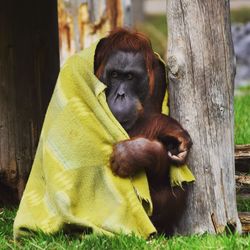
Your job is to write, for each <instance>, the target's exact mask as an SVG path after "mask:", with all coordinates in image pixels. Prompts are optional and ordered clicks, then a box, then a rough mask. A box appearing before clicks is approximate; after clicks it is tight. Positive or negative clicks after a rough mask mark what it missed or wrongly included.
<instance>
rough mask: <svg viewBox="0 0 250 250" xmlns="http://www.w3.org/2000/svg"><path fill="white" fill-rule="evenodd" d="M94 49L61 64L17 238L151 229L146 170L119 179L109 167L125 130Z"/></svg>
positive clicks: (145, 232)
mask: <svg viewBox="0 0 250 250" xmlns="http://www.w3.org/2000/svg"><path fill="white" fill-rule="evenodd" d="M95 47H96V44H93V45H92V46H91V47H90V48H88V49H85V50H84V51H82V52H81V53H79V54H76V55H74V56H72V57H71V58H69V59H68V61H67V62H66V63H65V65H64V66H63V68H62V69H61V72H60V74H59V77H58V81H57V84H56V87H55V90H54V93H53V96H52V99H51V102H50V104H49V107H48V110H47V114H46V117H45V121H44V125H43V129H42V132H41V137H40V141H39V145H38V148H37V152H36V156H35V160H34V163H33V167H32V171H31V174H30V177H29V180H28V183H27V186H26V189H25V192H24V194H23V197H22V200H21V203H20V207H19V210H18V212H17V216H16V218H15V222H14V237H15V238H18V237H20V236H22V235H26V234H27V233H28V231H30V230H31V231H37V230H42V231H43V232H45V233H55V232H58V231H59V230H63V229H67V228H71V229H72V228H74V227H77V228H78V230H79V229H80V228H81V229H82V230H83V231H84V230H85V229H86V230H91V231H93V232H97V233H105V234H113V233H120V232H123V233H131V232H133V233H135V234H136V235H139V236H142V237H144V238H147V237H148V236H149V235H150V234H152V233H154V232H155V231H156V229H155V228H154V226H153V225H152V223H151V221H150V219H149V217H148V215H150V214H151V213H152V203H151V199H150V194H149V189H148V183H147V179H146V175H145V173H140V174H138V175H137V176H135V177H134V178H133V179H132V178H131V179H129V178H126V179H122V178H119V177H116V176H114V175H113V174H112V172H111V170H110V168H109V156H110V154H111V152H112V145H113V144H114V143H116V142H118V141H121V140H124V139H128V138H129V136H128V135H127V133H126V132H125V131H124V129H123V128H122V127H121V125H120V124H119V123H118V121H117V120H116V119H115V118H114V116H113V115H112V113H111V111H110V110H109V107H108V105H107V103H106V99H105V93H104V89H105V85H104V84H103V83H101V82H100V81H99V80H98V79H97V78H96V77H95V75H94V74H93V60H94V52H95ZM184 168H186V167H184ZM191 177H192V176H191ZM181 178H182V177H181ZM191 179H192V178H191ZM191 179H190V175H189V174H188V175H187V176H186V177H185V176H184V180H186V181H190V180H191ZM192 180H193V179H192ZM175 181H176V180H175ZM177 182H182V179H177Z"/></svg>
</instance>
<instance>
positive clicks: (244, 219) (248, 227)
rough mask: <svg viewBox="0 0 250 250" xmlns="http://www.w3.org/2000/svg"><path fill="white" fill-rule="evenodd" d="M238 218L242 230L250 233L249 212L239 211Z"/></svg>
mask: <svg viewBox="0 0 250 250" xmlns="http://www.w3.org/2000/svg"><path fill="white" fill-rule="evenodd" d="M239 218H240V222H241V224H242V232H243V233H250V212H240V213H239Z"/></svg>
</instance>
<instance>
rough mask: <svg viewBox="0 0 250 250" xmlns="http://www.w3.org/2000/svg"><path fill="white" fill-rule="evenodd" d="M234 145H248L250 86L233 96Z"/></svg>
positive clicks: (249, 134)
mask: <svg viewBox="0 0 250 250" xmlns="http://www.w3.org/2000/svg"><path fill="white" fill-rule="evenodd" d="M234 100H235V103H234V113H235V144H250V86H247V87H243V88H241V89H240V90H239V91H238V94H237V95H236V96H235V99H234Z"/></svg>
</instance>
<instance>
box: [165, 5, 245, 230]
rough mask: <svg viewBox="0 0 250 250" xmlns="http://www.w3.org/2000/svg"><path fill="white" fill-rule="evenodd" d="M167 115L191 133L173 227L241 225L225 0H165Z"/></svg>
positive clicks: (231, 47) (228, 21)
mask: <svg viewBox="0 0 250 250" xmlns="http://www.w3.org/2000/svg"><path fill="white" fill-rule="evenodd" d="M167 19H168V25H169V32H168V34H169V37H168V54H167V61H168V68H169V81H170V83H169V92H170V115H171V116H172V117H174V118H176V119H177V120H178V121H179V122H180V123H181V124H182V125H183V126H184V128H186V129H187V130H188V131H189V132H190V134H191V137H192V139H193V147H192V150H191V153H190V156H189V161H188V164H189V166H190V168H191V169H192V171H193V173H194V175H195V176H196V181H195V183H194V184H191V185H189V187H188V191H189V195H188V204H187V209H186V211H185V214H184V216H183V217H182V219H181V222H180V224H179V226H178V227H177V228H176V231H177V232H178V233H181V234H191V233H204V232H210V233H218V232H222V231H224V230H225V229H226V227H227V226H229V228H230V229H232V228H237V229H238V230H240V223H239V219H238V215H237V208H236V194H235V179H234V177H235V167H234V136H233V135H234V133H233V132H234V123H233V122H234V113H233V97H234V84H233V82H234V75H235V67H234V54H233V45H232V39H231V30H230V16H229V0H225V1H221V0H208V1H204V0H178V1H176V0H168V1H167Z"/></svg>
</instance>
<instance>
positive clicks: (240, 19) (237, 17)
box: [231, 8, 250, 23]
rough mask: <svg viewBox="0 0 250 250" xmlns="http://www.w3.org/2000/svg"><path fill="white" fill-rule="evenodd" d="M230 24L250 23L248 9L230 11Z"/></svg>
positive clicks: (249, 10)
mask: <svg viewBox="0 0 250 250" xmlns="http://www.w3.org/2000/svg"><path fill="white" fill-rule="evenodd" d="M231 21H232V23H247V22H249V21H250V8H240V9H235V10H231Z"/></svg>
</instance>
